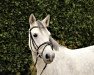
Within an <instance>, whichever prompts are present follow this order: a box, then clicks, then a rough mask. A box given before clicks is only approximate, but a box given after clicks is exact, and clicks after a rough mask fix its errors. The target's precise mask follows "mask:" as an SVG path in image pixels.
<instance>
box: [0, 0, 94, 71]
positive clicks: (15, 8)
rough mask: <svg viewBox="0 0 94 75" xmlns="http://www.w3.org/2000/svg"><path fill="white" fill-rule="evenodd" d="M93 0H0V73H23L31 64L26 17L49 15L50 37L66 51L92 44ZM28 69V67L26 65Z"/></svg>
mask: <svg viewBox="0 0 94 75" xmlns="http://www.w3.org/2000/svg"><path fill="white" fill-rule="evenodd" d="M93 9H94V1H93V0H0V72H5V71H6V72H7V71H8V72H18V71H26V68H27V67H24V66H25V65H27V64H28V65H30V64H31V63H32V62H31V52H30V50H29V48H28V28H29V23H28V18H29V16H30V14H31V13H34V15H35V16H36V18H37V19H41V20H42V19H43V18H44V17H45V16H46V15H47V14H50V15H51V21H50V27H49V30H50V31H51V33H52V36H53V37H54V38H55V39H56V40H59V41H60V43H61V44H65V45H66V46H67V47H69V48H80V47H86V46H89V45H93V44H94V10H93ZM28 67H29V66H28Z"/></svg>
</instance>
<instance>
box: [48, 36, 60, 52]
mask: <svg viewBox="0 0 94 75" xmlns="http://www.w3.org/2000/svg"><path fill="white" fill-rule="evenodd" d="M49 40H50V42H51V44H52V46H53V48H54V49H55V50H56V51H58V50H59V44H58V43H57V42H56V41H55V40H54V39H53V38H52V37H50V39H49Z"/></svg>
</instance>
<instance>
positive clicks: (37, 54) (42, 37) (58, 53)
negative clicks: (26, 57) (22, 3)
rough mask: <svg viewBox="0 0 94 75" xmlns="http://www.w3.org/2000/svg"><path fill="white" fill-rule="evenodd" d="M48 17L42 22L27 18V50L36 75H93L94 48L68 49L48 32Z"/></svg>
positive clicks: (33, 17)
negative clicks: (29, 51) (30, 53)
mask: <svg viewBox="0 0 94 75" xmlns="http://www.w3.org/2000/svg"><path fill="white" fill-rule="evenodd" d="M49 22H50V15H47V16H46V17H45V18H44V19H43V20H36V18H35V16H34V15H33V14H31V15H30V17H29V24H30V28H29V48H30V50H31V52H32V58H33V61H34V66H36V69H37V75H94V46H88V47H85V48H79V49H69V48H67V47H64V46H62V45H60V44H59V43H58V42H57V41H55V40H54V39H53V38H52V37H51V33H50V32H49V31H48V29H47V27H48V26H49Z"/></svg>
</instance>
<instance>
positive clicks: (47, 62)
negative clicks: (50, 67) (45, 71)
mask: <svg viewBox="0 0 94 75" xmlns="http://www.w3.org/2000/svg"><path fill="white" fill-rule="evenodd" d="M44 62H45V63H46V64H50V63H52V62H53V60H44Z"/></svg>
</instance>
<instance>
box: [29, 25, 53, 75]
mask: <svg viewBox="0 0 94 75" xmlns="http://www.w3.org/2000/svg"><path fill="white" fill-rule="evenodd" d="M34 28H39V27H38V26H34V27H32V28H31V29H29V34H30V48H31V49H32V51H33V52H34V53H36V54H37V57H36V62H35V64H34V67H35V66H36V64H37V61H38V58H39V57H40V58H42V54H43V52H44V50H45V48H46V47H47V46H48V45H50V46H51V48H52V50H53V45H52V44H51V42H49V41H47V42H44V43H42V44H41V45H39V46H38V45H37V44H36V42H35V40H34V38H33V36H32V34H31V30H32V29H34ZM41 28H42V27H41ZM31 41H32V44H33V46H34V48H35V49H36V51H34V50H33V48H32V46H31ZM44 45H45V46H44ZM42 46H44V48H43V51H42V53H41V54H39V52H38V50H39V49H40V48H41V47H42ZM34 67H33V70H34ZM46 67H47V64H45V66H44V68H43V70H42V72H41V73H40V75H42V73H43V71H44V70H45V68H46ZM33 70H32V71H33Z"/></svg>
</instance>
